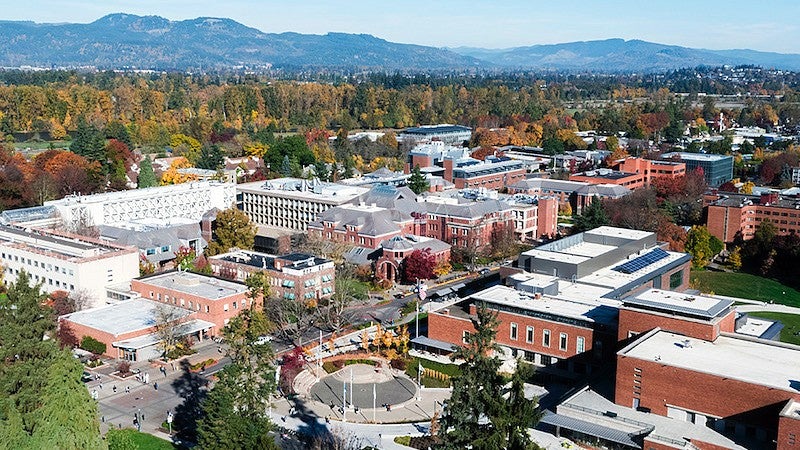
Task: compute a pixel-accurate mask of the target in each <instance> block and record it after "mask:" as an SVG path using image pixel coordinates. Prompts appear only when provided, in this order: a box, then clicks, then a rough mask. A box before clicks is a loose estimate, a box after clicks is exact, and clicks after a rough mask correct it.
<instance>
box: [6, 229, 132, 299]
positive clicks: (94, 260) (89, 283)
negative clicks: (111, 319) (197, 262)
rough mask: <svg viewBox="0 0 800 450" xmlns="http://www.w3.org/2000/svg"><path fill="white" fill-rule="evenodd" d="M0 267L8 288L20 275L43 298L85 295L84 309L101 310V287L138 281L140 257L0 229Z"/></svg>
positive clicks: (116, 248)
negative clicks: (37, 285) (38, 286)
mask: <svg viewBox="0 0 800 450" xmlns="http://www.w3.org/2000/svg"><path fill="white" fill-rule="evenodd" d="M0 264H2V266H3V268H4V278H5V281H6V282H7V283H13V282H15V281H16V280H17V277H19V274H20V273H21V272H22V271H25V272H27V273H28V275H29V277H30V279H31V282H33V283H40V284H41V288H42V290H43V291H45V292H54V291H66V292H69V293H79V292H82V293H86V294H87V297H88V298H89V300H90V302H89V305H87V306H99V305H103V304H105V301H106V291H105V287H106V286H108V285H111V284H114V283H120V282H127V281H130V280H131V279H133V278H134V277H138V276H139V253H138V252H137V250H136V248H135V247H126V246H121V245H116V244H112V243H108V242H103V241H101V240H98V239H92V238H87V237H83V236H77V235H70V234H60V233H56V232H51V231H45V230H31V229H23V228H19V227H14V226H3V225H0Z"/></svg>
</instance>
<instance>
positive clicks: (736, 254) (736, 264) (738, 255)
mask: <svg viewBox="0 0 800 450" xmlns="http://www.w3.org/2000/svg"><path fill="white" fill-rule="evenodd" d="M728 267H730V268H731V269H733V270H737V271H738V270H739V269H741V268H742V248H741V247H734V248H733V250H731V252H730V254H729V255H728Z"/></svg>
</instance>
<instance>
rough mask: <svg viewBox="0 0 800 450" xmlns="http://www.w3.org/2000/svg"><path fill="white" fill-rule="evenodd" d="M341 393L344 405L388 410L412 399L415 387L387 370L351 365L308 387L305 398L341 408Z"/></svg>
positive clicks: (414, 394) (415, 391) (403, 377)
mask: <svg viewBox="0 0 800 450" xmlns="http://www.w3.org/2000/svg"><path fill="white" fill-rule="evenodd" d="M343 394H346V395H347V398H346V399H345V400H346V402H347V404H348V405H354V406H356V407H357V408H372V406H373V404H374V405H376V406H378V407H381V406H382V405H390V407H391V406H394V405H400V404H403V403H405V402H408V401H409V400H411V399H413V398H415V396H416V395H417V386H416V384H415V383H414V382H413V381H411V380H409V379H408V378H406V377H405V376H397V375H395V374H393V373H392V370H391V369H384V368H380V367H377V366H370V365H367V364H353V365H350V366H347V367H345V368H343V369H341V370H339V371H338V372H335V373H333V374H331V375H328V376H326V377H325V378H323V379H322V380H320V381H319V382H318V383H317V384H315V385H314V386H313V387H312V388H311V391H310V393H309V397H310V399H311V400H315V401H318V402H321V403H323V404H325V405H336V406H341V405H342V404H343V402H342V395H343ZM373 394H374V395H373Z"/></svg>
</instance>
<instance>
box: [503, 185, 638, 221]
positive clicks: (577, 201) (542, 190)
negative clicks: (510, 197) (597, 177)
mask: <svg viewBox="0 0 800 450" xmlns="http://www.w3.org/2000/svg"><path fill="white" fill-rule="evenodd" d="M508 192H509V193H511V194H526V195H533V196H537V197H539V198H541V197H554V198H556V199H557V200H558V205H559V207H563V206H565V205H570V207H571V208H572V210H573V211H574V212H576V213H578V214H580V212H581V210H583V208H584V207H585V206H586V205H589V204H590V203H592V198H594V197H598V198H600V199H617V198H622V197H624V196H626V195H628V194H630V193H631V190H630V189H628V188H627V187H624V186H620V185H615V184H590V183H587V182H583V181H566V180H551V179H547V178H529V179H527V180H522V181H519V182H517V183H514V184H512V185H509V186H508Z"/></svg>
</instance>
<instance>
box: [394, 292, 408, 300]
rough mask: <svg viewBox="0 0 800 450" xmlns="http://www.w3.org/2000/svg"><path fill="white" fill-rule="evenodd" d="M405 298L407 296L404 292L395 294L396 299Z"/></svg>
mask: <svg viewBox="0 0 800 450" xmlns="http://www.w3.org/2000/svg"><path fill="white" fill-rule="evenodd" d="M405 296H406V294H405V293H403V292H398V293H397V294H394V298H397V299H400V298H405Z"/></svg>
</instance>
